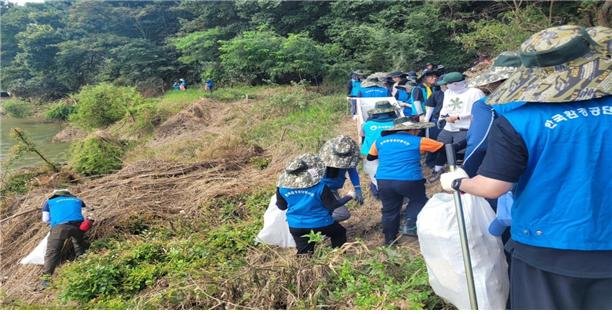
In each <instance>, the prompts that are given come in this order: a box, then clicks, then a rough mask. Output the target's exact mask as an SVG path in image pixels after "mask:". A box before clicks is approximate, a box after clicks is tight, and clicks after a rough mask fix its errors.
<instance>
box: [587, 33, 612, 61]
mask: <svg viewBox="0 0 612 314" xmlns="http://www.w3.org/2000/svg"><path fill="white" fill-rule="evenodd" d="M586 31H587V33H588V34H589V36H591V38H592V39H593V40H594V41H595V42H596V43H597V45H599V46H600V47H599V49H601V51H602V52H603V53H604V54H607V55H608V58H610V55H611V54H612V28H609V27H604V26H595V27H589V28H587V30H586Z"/></svg>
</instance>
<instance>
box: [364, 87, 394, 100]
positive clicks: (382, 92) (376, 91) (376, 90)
mask: <svg viewBox="0 0 612 314" xmlns="http://www.w3.org/2000/svg"><path fill="white" fill-rule="evenodd" d="M357 96H358V97H364V98H372V97H389V96H391V93H390V92H389V90H388V89H386V88H384V87H380V86H371V87H360V88H359V93H358V94H357Z"/></svg>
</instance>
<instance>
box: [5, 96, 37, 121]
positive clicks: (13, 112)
mask: <svg viewBox="0 0 612 314" xmlns="http://www.w3.org/2000/svg"><path fill="white" fill-rule="evenodd" d="M2 108H4V110H6V112H8V114H9V115H10V116H11V117H14V118H25V117H27V116H29V115H31V114H32V105H31V104H30V103H29V102H27V101H23V100H18V99H8V100H3V101H2Z"/></svg>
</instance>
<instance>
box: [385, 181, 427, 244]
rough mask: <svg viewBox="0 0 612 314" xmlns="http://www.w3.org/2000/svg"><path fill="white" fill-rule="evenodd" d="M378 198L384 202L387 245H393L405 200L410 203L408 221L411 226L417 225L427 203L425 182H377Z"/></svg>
mask: <svg viewBox="0 0 612 314" xmlns="http://www.w3.org/2000/svg"><path fill="white" fill-rule="evenodd" d="M377 181H378V197H379V198H380V200H381V202H382V206H383V208H382V227H383V234H384V235H385V244H390V243H392V242H393V241H394V240H395V238H396V237H397V233H398V231H399V226H400V212H401V209H402V204H403V202H404V198H408V199H409V200H410V201H409V203H408V207H407V209H406V216H405V218H406V219H410V221H411V224H415V223H416V218H417V215H418V214H419V212H420V211H421V209H422V208H423V206H425V203H427V200H428V199H427V195H425V180H424V179H422V180H418V181H400V180H377Z"/></svg>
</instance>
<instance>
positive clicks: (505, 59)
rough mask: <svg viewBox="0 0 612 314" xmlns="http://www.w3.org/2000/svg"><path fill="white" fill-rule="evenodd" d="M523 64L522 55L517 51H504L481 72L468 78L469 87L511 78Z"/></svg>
mask: <svg viewBox="0 0 612 314" xmlns="http://www.w3.org/2000/svg"><path fill="white" fill-rule="evenodd" d="M520 66H521V57H520V56H519V54H518V53H516V52H511V51H505V52H502V53H501V54H500V55H499V56H497V58H495V60H494V61H493V64H492V65H491V66H490V67H489V68H487V69H483V71H482V72H481V73H480V74H477V75H476V76H474V77H472V78H469V79H468V86H469V87H479V86H485V85H488V84H491V83H495V82H499V81H501V80H505V79H507V78H509V77H510V76H511V75H512V74H514V72H516V71H517V70H518V69H519V67H520Z"/></svg>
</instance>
